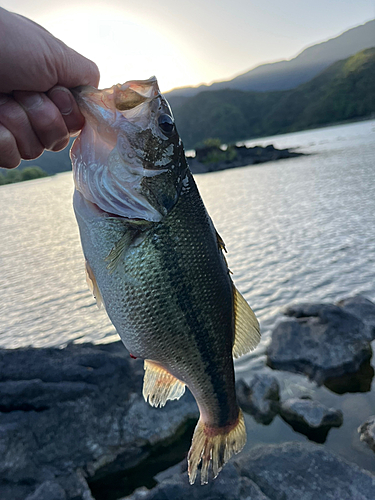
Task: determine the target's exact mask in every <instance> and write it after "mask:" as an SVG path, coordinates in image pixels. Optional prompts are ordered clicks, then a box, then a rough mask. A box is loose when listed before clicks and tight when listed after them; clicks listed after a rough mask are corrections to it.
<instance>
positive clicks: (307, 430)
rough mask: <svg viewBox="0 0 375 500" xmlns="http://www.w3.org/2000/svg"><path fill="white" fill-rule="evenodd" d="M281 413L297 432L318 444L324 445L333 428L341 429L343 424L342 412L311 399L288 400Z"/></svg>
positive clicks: (284, 403)
mask: <svg viewBox="0 0 375 500" xmlns="http://www.w3.org/2000/svg"><path fill="white" fill-rule="evenodd" d="M279 411H280V416H281V417H282V418H283V419H284V420H285V421H286V422H287V423H288V424H290V425H291V426H292V427H293V429H294V430H295V431H297V432H300V433H301V434H305V435H306V436H307V437H308V438H309V439H311V440H312V441H316V442H318V443H324V441H325V440H326V438H327V435H328V432H329V430H330V429H331V428H332V427H340V426H341V425H342V423H343V415H342V411H341V410H335V409H334V408H327V407H326V406H324V405H323V404H321V403H319V401H313V400H311V399H302V398H290V399H287V400H286V401H284V402H283V403H282V404H281V405H280V410H279Z"/></svg>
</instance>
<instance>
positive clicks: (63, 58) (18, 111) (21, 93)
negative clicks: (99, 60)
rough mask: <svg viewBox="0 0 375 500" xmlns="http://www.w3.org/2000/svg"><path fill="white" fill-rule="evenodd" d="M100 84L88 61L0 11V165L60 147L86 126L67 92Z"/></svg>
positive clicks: (29, 23)
mask: <svg viewBox="0 0 375 500" xmlns="http://www.w3.org/2000/svg"><path fill="white" fill-rule="evenodd" d="M98 83H99V71H98V68H97V67H96V65H95V64H94V63H93V62H92V61H90V60H88V59H86V58H85V57H83V56H81V55H80V54H78V53H77V52H75V51H74V50H72V49H70V48H69V47H68V46H67V45H65V44H64V43H63V42H61V41H60V40H58V39H57V38H55V37H54V36H53V35H51V34H50V33H49V32H48V31H46V30H45V29H44V28H42V27H41V26H39V25H38V24H36V23H34V22H33V21H31V20H30V19H27V18H25V17H22V16H19V15H17V14H12V13H10V12H8V11H6V10H5V9H2V8H0V167H3V168H14V167H16V166H17V165H19V163H20V161H21V159H26V160H30V159H34V158H37V157H38V156H40V155H41V154H42V153H43V151H44V150H45V149H49V150H52V151H60V150H61V149H64V147H66V146H67V144H68V142H69V137H70V135H74V134H75V133H77V132H78V131H79V130H80V129H81V128H82V127H83V124H84V117H83V116H82V114H81V112H80V111H79V108H78V105H77V103H76V101H75V99H74V97H73V95H72V94H71V92H70V91H69V88H73V87H77V86H79V85H92V86H94V87H96V86H97V85H98Z"/></svg>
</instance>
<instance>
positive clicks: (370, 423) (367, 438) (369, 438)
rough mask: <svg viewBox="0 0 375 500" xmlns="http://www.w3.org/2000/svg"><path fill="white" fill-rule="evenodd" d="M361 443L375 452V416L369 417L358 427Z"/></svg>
mask: <svg viewBox="0 0 375 500" xmlns="http://www.w3.org/2000/svg"><path fill="white" fill-rule="evenodd" d="M358 432H359V434H360V438H361V441H364V442H365V443H367V444H368V445H369V447H370V448H371V449H372V451H374V452H375V415H372V416H371V417H369V418H368V419H367V420H366V422H364V423H363V424H362V425H361V426H360V427H358Z"/></svg>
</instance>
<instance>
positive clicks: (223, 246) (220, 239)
mask: <svg viewBox="0 0 375 500" xmlns="http://www.w3.org/2000/svg"><path fill="white" fill-rule="evenodd" d="M215 231H216V229H215ZM216 239H217V244H218V245H219V249H220V250H224V252H225V253H227V249H226V248H225V243H224V240H223V238H222V237H221V236H220V234H219V233H218V232H217V231H216Z"/></svg>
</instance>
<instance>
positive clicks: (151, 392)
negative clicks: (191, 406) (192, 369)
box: [143, 359, 185, 407]
mask: <svg viewBox="0 0 375 500" xmlns="http://www.w3.org/2000/svg"><path fill="white" fill-rule="evenodd" d="M144 368H145V376H144V379H143V397H144V398H145V401H147V400H148V402H149V403H150V405H151V406H160V407H161V406H164V405H165V403H166V402H167V400H168V399H172V400H173V399H180V397H181V396H182V395H183V394H184V392H185V384H184V383H183V382H181V381H180V380H178V379H177V378H176V377H174V376H173V375H171V374H170V373H169V372H168V371H167V370H166V369H165V368H163V367H162V366H160V365H159V364H158V363H154V362H153V361H150V360H149V359H145V364H144Z"/></svg>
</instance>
